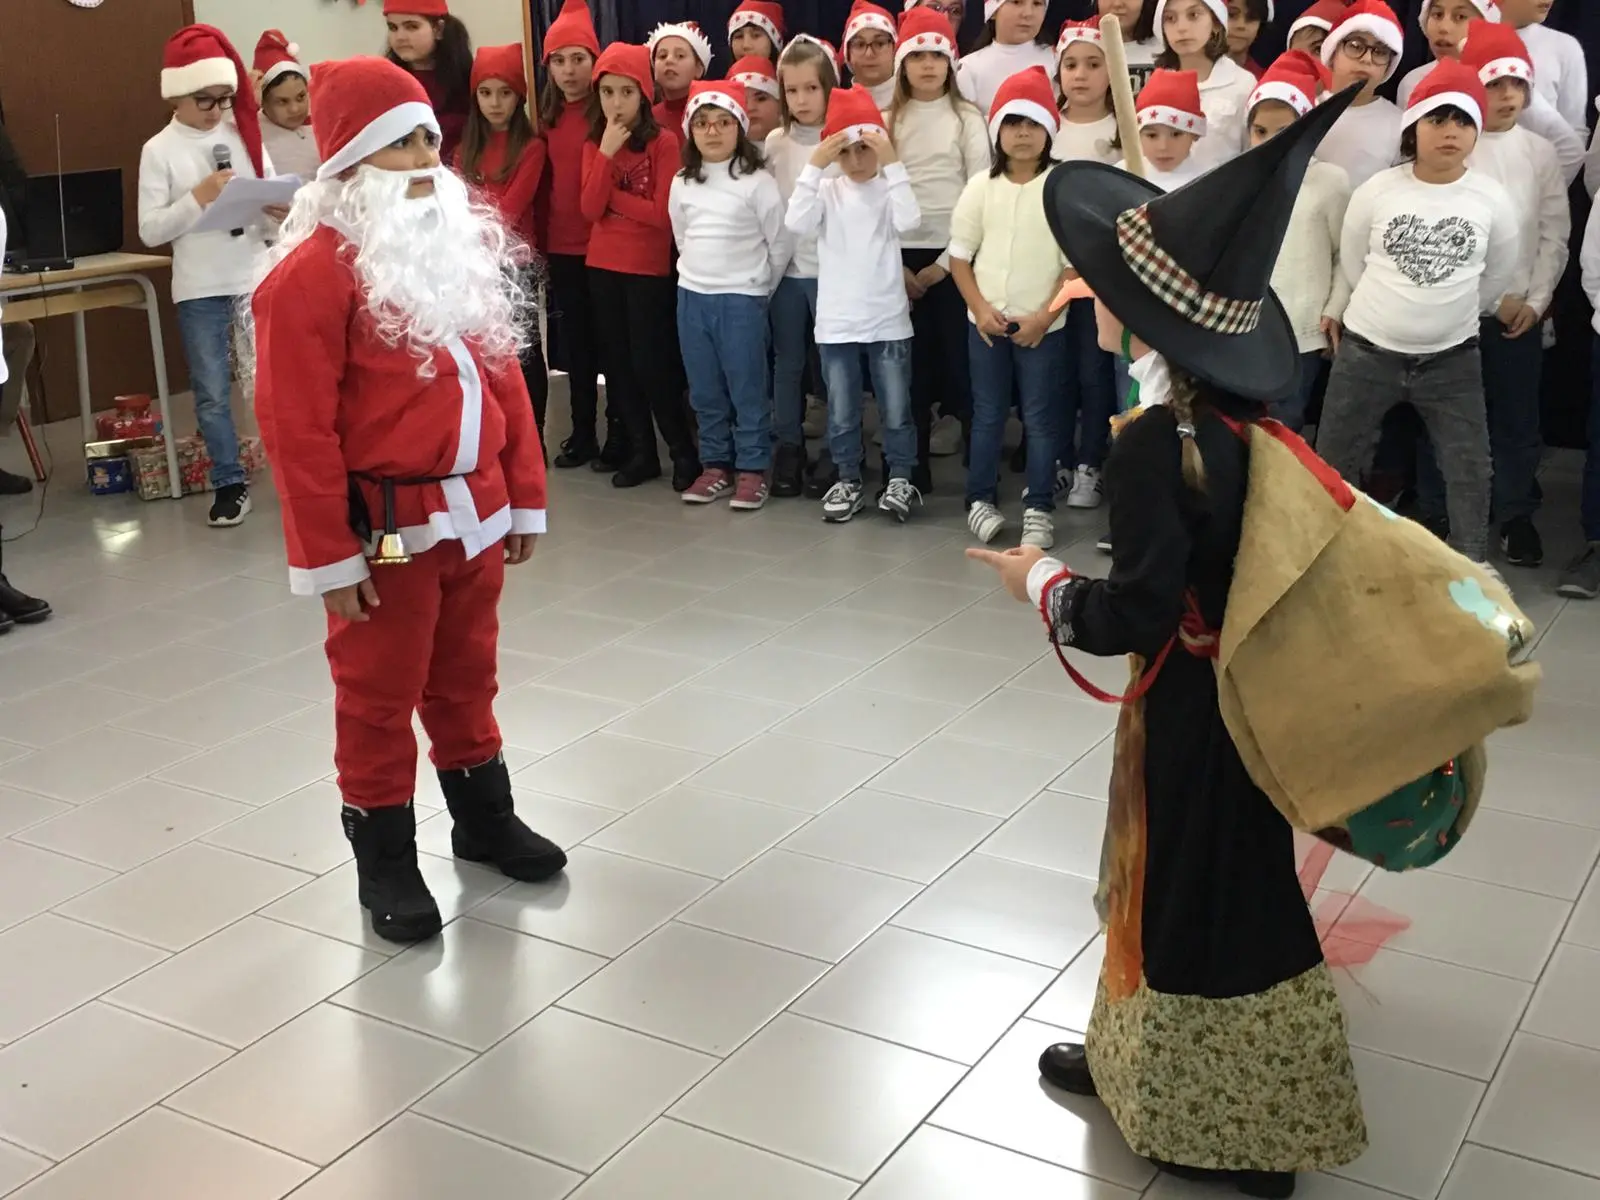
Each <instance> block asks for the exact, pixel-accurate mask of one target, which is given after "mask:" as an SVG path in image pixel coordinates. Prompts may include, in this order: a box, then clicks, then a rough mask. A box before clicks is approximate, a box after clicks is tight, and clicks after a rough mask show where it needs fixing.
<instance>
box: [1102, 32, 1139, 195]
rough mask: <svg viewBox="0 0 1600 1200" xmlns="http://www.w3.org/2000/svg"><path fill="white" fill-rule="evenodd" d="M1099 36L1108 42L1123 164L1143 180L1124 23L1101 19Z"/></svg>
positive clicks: (1112, 94)
mask: <svg viewBox="0 0 1600 1200" xmlns="http://www.w3.org/2000/svg"><path fill="white" fill-rule="evenodd" d="M1100 37H1101V40H1102V41H1104V42H1105V48H1106V70H1107V71H1108V72H1109V73H1110V75H1111V99H1112V102H1113V105H1114V107H1115V108H1116V112H1117V137H1118V138H1119V139H1120V140H1121V142H1122V159H1123V165H1124V167H1126V169H1127V170H1128V173H1129V174H1132V175H1137V176H1138V177H1139V178H1140V179H1143V178H1144V177H1145V173H1144V150H1143V148H1142V147H1141V146H1140V145H1139V119H1138V109H1136V108H1135V107H1134V99H1133V76H1131V75H1129V74H1128V54H1127V51H1126V50H1125V49H1124V48H1123V45H1122V22H1120V21H1119V20H1117V18H1116V16H1115V15H1114V14H1112V15H1107V16H1104V17H1101V18H1100Z"/></svg>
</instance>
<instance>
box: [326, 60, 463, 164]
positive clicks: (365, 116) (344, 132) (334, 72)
mask: <svg viewBox="0 0 1600 1200" xmlns="http://www.w3.org/2000/svg"><path fill="white" fill-rule="evenodd" d="M311 108H312V111H314V112H315V113H316V114H317V123H316V126H315V129H316V132H317V152H318V153H319V154H321V155H322V165H321V166H320V167H318V168H317V178H318V179H336V178H338V177H339V176H340V175H342V174H344V172H346V171H348V170H349V169H350V168H351V167H354V166H358V165H360V163H361V160H362V159H364V158H367V157H368V156H369V155H373V154H376V153H377V152H378V151H379V150H382V149H383V148H384V147H385V146H387V145H389V144H390V143H391V142H397V141H399V140H400V139H401V138H404V137H408V136H410V134H411V131H412V130H414V129H416V128H417V127H418V126H419V125H420V126H422V127H423V128H424V129H428V130H431V131H432V132H433V133H434V134H435V136H437V135H438V133H439V119H438V118H437V117H435V116H434V115H433V106H432V105H431V104H429V103H428V93H427V92H425V91H423V90H422V84H420V83H418V82H417V77H416V76H415V75H413V74H412V73H411V72H410V71H408V70H406V69H405V68H404V67H402V66H400V65H398V64H397V63H392V62H390V61H389V60H388V59H386V58H374V57H372V56H362V57H359V58H346V59H341V60H337V61H334V62H321V63H317V64H316V65H315V66H313V67H312V68H311Z"/></svg>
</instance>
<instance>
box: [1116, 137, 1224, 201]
mask: <svg viewBox="0 0 1600 1200" xmlns="http://www.w3.org/2000/svg"><path fill="white" fill-rule="evenodd" d="M1200 140H1201V141H1204V140H1205V139H1204V138H1202V139H1200ZM1114 165H1115V166H1116V168H1117V170H1119V171H1126V170H1127V169H1128V160H1127V159H1125V158H1119V159H1117V161H1116V163H1115V164H1114ZM1204 174H1205V169H1204V168H1203V167H1201V166H1199V165H1198V164H1197V163H1196V162H1195V161H1194V155H1193V154H1190V155H1189V157H1188V158H1186V159H1184V160H1183V161H1182V162H1181V163H1179V164H1178V165H1177V166H1176V167H1174V168H1173V169H1172V170H1170V171H1158V170H1157V169H1156V168H1155V167H1152V166H1151V165H1150V163H1149V161H1148V160H1146V162H1145V164H1144V178H1145V181H1146V182H1147V183H1153V184H1155V185H1156V186H1157V187H1158V188H1160V189H1161V190H1162V191H1163V192H1175V191H1177V190H1178V189H1179V188H1181V187H1182V186H1183V185H1184V184H1186V183H1193V182H1194V181H1195V180H1196V179H1199V178H1200V176H1202V175H1204Z"/></svg>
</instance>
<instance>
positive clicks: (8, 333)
mask: <svg viewBox="0 0 1600 1200" xmlns="http://www.w3.org/2000/svg"><path fill="white" fill-rule="evenodd" d="M0 345H3V346H4V348H5V359H6V381H5V382H4V383H0V437H6V436H8V435H9V434H10V433H11V427H12V426H13V425H15V424H16V423H17V413H18V412H20V411H21V410H22V377H23V376H24V375H26V374H27V371H28V363H30V362H31V361H32V360H33V324H32V323H31V322H29V321H18V322H17V323H15V324H13V325H0Z"/></svg>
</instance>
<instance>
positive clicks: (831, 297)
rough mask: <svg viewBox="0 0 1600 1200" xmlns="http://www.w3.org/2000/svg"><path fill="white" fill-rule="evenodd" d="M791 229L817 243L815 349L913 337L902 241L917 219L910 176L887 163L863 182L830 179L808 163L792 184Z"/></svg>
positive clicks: (788, 220) (919, 218)
mask: <svg viewBox="0 0 1600 1200" xmlns="http://www.w3.org/2000/svg"><path fill="white" fill-rule="evenodd" d="M784 220H785V224H786V225H787V226H788V228H789V232H791V233H793V234H795V235H796V236H798V237H804V236H806V235H807V234H813V235H815V236H816V238H817V263H818V271H817V330H816V338H817V342H818V344H819V345H841V344H842V345H850V344H863V345H865V344H869V343H872V342H899V341H904V340H905V339H907V338H909V337H910V336H911V301H910V300H909V299H908V298H907V297H906V287H905V282H904V280H905V276H904V274H903V268H902V266H901V262H900V236H901V235H902V234H905V233H910V232H911V231H912V230H913V229H915V228H916V227H917V226H918V225H919V224H920V223H921V222H922V213H921V212H920V211H918V209H917V198H916V196H915V195H914V194H913V193H912V191H911V178H910V176H908V175H907V174H906V169H905V167H904V166H903V165H902V164H900V163H897V162H896V163H890V164H889V165H888V166H886V167H884V168H883V169H882V170H881V171H879V172H878V174H877V175H875V176H873V178H871V179H869V180H867V181H866V182H865V183H857V182H855V180H853V179H850V178H848V177H846V176H844V175H842V174H841V175H838V176H835V177H833V178H831V179H829V178H825V177H824V176H823V173H822V172H821V171H820V170H818V169H817V168H816V167H815V166H812V165H811V164H809V163H808V164H807V165H806V169H805V170H803V171H801V172H800V178H799V179H798V180H796V181H795V188H794V195H793V196H792V197H790V199H789V212H788V215H787V217H785V219H784Z"/></svg>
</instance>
